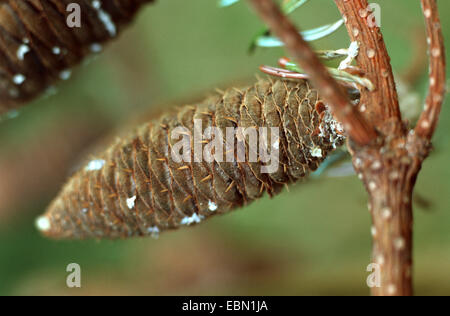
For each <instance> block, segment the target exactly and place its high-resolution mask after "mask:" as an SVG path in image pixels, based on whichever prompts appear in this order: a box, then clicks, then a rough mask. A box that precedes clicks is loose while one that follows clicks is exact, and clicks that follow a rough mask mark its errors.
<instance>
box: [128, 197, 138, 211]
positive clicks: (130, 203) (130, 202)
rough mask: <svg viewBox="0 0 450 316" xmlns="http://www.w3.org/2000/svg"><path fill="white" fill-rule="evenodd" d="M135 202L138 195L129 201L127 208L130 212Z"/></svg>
mask: <svg viewBox="0 0 450 316" xmlns="http://www.w3.org/2000/svg"><path fill="white" fill-rule="evenodd" d="M135 202H136V195H135V196H132V197H130V198H129V199H127V206H128V208H129V209H130V210H131V209H133V208H134V204H135Z"/></svg>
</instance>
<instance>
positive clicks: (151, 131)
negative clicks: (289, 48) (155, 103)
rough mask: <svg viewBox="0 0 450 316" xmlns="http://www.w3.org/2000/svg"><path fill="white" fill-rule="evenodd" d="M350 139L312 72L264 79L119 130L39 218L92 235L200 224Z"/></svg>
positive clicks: (55, 229)
mask: <svg viewBox="0 0 450 316" xmlns="http://www.w3.org/2000/svg"><path fill="white" fill-rule="evenodd" d="M199 135H200V137H199ZM230 135H231V136H230ZM343 140H344V137H343V136H342V130H341V126H340V124H339V123H337V122H336V121H334V120H333V118H332V116H331V114H330V113H329V111H328V107H327V106H326V105H324V104H323V103H322V101H321V99H320V97H319V96H318V94H317V91H316V90H314V89H311V88H310V86H309V83H308V82H307V81H306V80H300V81H298V82H289V81H284V80H277V81H268V80H261V81H259V82H257V83H256V84H254V85H253V86H250V87H248V88H245V89H230V90H227V91H226V92H224V93H218V94H217V95H214V96H211V97H209V98H208V99H206V100H205V101H204V102H202V103H200V104H197V105H194V106H184V107H182V108H180V109H178V110H177V111H173V112H172V113H167V114H165V115H163V116H162V117H161V118H159V119H157V120H155V121H152V122H150V123H148V124H145V125H143V126H141V127H139V128H137V129H136V130H134V131H133V132H131V133H130V134H129V135H127V136H126V137H123V138H122V137H118V138H117V140H116V142H115V143H114V144H112V145H111V146H110V147H109V148H107V149H106V150H105V151H104V152H103V154H100V155H98V156H96V157H93V158H92V160H91V161H90V162H88V163H87V164H86V165H85V166H84V168H82V169H81V170H79V171H78V172H77V173H76V174H75V175H74V176H73V177H72V178H71V179H70V180H69V181H68V182H67V184H66V185H65V186H64V188H63V189H62V192H61V193H60V195H59V196H58V197H57V198H56V199H55V200H54V201H53V202H52V203H51V205H50V207H49V209H48V211H47V213H46V214H45V215H43V216H42V217H40V218H39V219H38V221H37V226H38V228H39V229H40V230H41V231H42V232H43V233H44V234H45V235H47V236H49V237H53V238H64V239H65V238H68V239H85V238H126V237H131V236H145V235H156V234H158V233H159V232H161V231H164V230H168V229H175V228H178V227H181V226H187V225H191V224H196V223H199V222H200V221H202V220H204V219H206V218H208V217H210V216H213V215H215V214H223V213H227V212H230V211H231V210H234V209H236V208H238V207H240V206H244V205H246V204H248V203H250V202H251V201H253V200H255V199H258V198H260V197H261V196H262V195H263V194H264V192H267V193H268V194H269V195H273V194H276V193H278V192H279V191H280V190H281V189H282V188H283V187H284V186H285V185H287V184H289V183H293V182H296V181H297V180H298V179H300V178H303V177H305V176H306V175H307V174H308V173H309V172H310V171H313V170H315V169H317V167H318V165H319V163H320V162H321V161H322V160H323V159H325V157H326V156H327V154H328V153H329V152H331V151H333V150H334V149H335V148H336V147H337V146H339V145H341V144H342V142H343Z"/></svg>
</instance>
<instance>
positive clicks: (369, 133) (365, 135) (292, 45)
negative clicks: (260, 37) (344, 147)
mask: <svg viewBox="0 0 450 316" xmlns="http://www.w3.org/2000/svg"><path fill="white" fill-rule="evenodd" d="M250 2H251V3H252V5H253V7H254V8H255V10H256V12H258V13H259V15H260V16H261V18H262V19H263V20H264V21H265V22H266V23H267V25H269V27H270V28H271V30H272V31H273V33H275V34H276V35H277V36H278V37H279V38H280V39H281V40H282V41H283V42H284V43H285V45H286V48H287V50H288V51H289V53H290V54H291V55H292V57H293V58H294V60H295V61H296V62H297V63H298V64H299V65H300V66H301V67H302V69H304V70H305V72H306V73H307V74H308V75H310V76H311V82H312V83H313V85H315V86H316V87H317V89H319V91H320V92H321V95H322V97H323V98H324V100H325V101H326V102H327V103H328V105H329V106H330V108H331V110H332V112H333V114H334V116H335V117H336V118H337V119H338V120H339V121H340V122H341V123H342V124H343V125H344V128H345V131H346V133H347V134H348V135H349V136H350V138H351V139H352V140H353V141H355V142H356V143H357V144H359V145H367V144H369V143H370V142H372V141H374V140H375V139H376V138H377V134H376V132H375V129H374V128H373V127H372V126H371V125H370V124H369V123H368V122H367V121H366V120H365V119H364V117H363V116H362V115H361V114H360V113H359V112H358V111H357V110H356V109H355V108H354V107H353V106H352V105H351V104H350V102H349V99H348V97H347V96H346V94H345V93H344V92H343V90H342V89H341V87H340V86H339V84H338V83H337V82H336V80H334V79H333V78H332V77H331V75H330V74H329V72H328V71H327V69H326V68H325V67H324V66H323V65H322V63H321V62H320V59H319V58H318V57H317V55H316V54H315V53H314V51H313V50H312V49H311V48H310V47H309V45H308V44H307V43H306V42H305V40H304V39H303V38H302V36H301V35H300V34H299V33H298V31H297V30H296V28H295V26H294V25H293V24H292V23H291V22H290V21H289V20H288V19H287V18H286V17H285V16H284V15H283V14H282V13H281V11H280V10H279V8H278V7H277V5H276V4H275V3H274V2H273V1H272V0H250Z"/></svg>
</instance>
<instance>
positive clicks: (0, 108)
mask: <svg viewBox="0 0 450 316" xmlns="http://www.w3.org/2000/svg"><path fill="white" fill-rule="evenodd" d="M151 1H153V0H2V1H0V114H2V113H4V112H6V111H8V110H10V109H12V108H16V107H18V106H20V105H21V104H23V103H25V102H28V101H30V100H31V99H33V98H34V97H36V96H37V95H39V94H40V93H42V92H43V91H45V90H46V89H47V88H49V87H51V86H52V85H53V84H54V83H55V82H56V81H58V80H60V79H63V80H64V79H68V77H69V76H70V69H71V68H72V67H73V66H75V65H77V64H78V63H79V62H80V61H81V60H83V59H84V58H85V57H86V55H89V54H91V53H93V52H98V51H100V50H101V49H102V45H103V43H105V42H106V41H108V40H110V39H111V38H114V37H116V35H117V34H118V33H119V32H120V31H121V30H122V28H123V27H125V26H126V25H127V24H128V23H129V22H130V21H131V20H132V18H133V16H134V15H135V13H136V12H137V10H138V9H139V8H140V7H141V5H142V4H144V3H146V2H151ZM74 4H75V5H79V8H80V11H79V12H80V13H81V14H80V17H81V20H80V27H75V26H73V25H72V24H68V20H69V21H71V22H73V21H72V19H71V16H70V15H71V13H74V12H75V11H73V10H74V9H73V8H74V7H73V5H74ZM71 26H73V27H71Z"/></svg>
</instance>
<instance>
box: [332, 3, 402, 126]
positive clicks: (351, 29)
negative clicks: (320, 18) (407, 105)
mask: <svg viewBox="0 0 450 316" xmlns="http://www.w3.org/2000/svg"><path fill="white" fill-rule="evenodd" d="M335 2H336V5H337V7H338V9H339V11H340V12H341V14H342V16H343V18H344V21H345V25H346V27H347V31H348V34H349V36H350V38H351V41H357V42H358V43H359V51H360V53H359V54H358V56H357V57H356V62H357V63H358V65H359V67H360V68H361V69H363V71H364V72H365V73H366V77H367V78H368V79H369V80H370V81H371V82H372V83H373V84H374V86H375V87H376V90H375V91H373V92H372V93H362V94H361V102H360V108H363V109H367V110H366V111H365V112H366V117H369V118H370V121H371V122H372V124H374V125H375V127H376V128H377V129H378V130H382V131H384V132H385V133H390V134H392V133H396V134H398V133H399V132H400V131H399V130H397V131H393V130H391V128H392V127H394V129H395V127H399V126H401V124H399V122H400V120H401V115H400V108H399V104H398V96H397V92H396V89H395V82H394V76H393V73H392V67H391V64H390V58H389V55H388V52H387V49H386V45H385V43H384V40H383V35H382V34H381V31H380V28H379V27H378V26H377V23H376V21H374V20H373V19H372V18H371V12H370V9H369V5H368V3H367V0H351V1H343V0H335ZM368 104H370V105H371V106H367V105H368Z"/></svg>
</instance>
